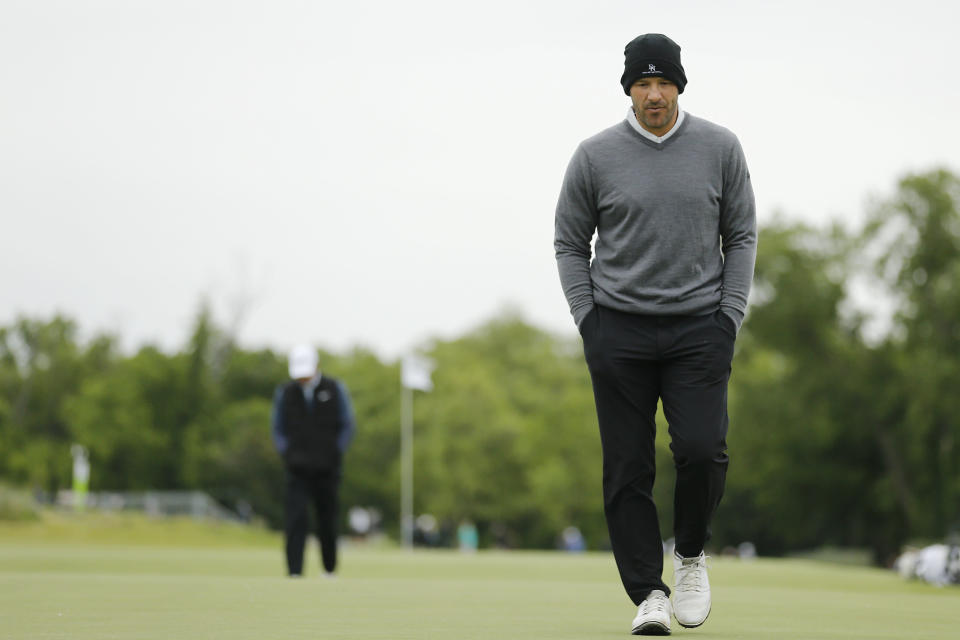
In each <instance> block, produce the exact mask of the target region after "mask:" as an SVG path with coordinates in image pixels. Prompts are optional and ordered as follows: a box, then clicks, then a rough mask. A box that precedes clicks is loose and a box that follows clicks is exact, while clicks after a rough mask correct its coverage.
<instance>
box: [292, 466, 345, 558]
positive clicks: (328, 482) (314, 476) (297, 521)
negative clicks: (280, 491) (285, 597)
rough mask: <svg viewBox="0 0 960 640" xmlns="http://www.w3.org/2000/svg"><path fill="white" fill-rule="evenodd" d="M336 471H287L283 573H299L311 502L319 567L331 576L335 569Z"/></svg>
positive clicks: (338, 482)
mask: <svg viewBox="0 0 960 640" xmlns="http://www.w3.org/2000/svg"><path fill="white" fill-rule="evenodd" d="M339 488H340V472H339V471H312V470H304V469H289V468H288V469H287V500H286V505H285V506H286V509H285V510H286V518H285V520H286V522H285V533H286V551H287V571H288V572H289V573H290V575H302V574H303V552H304V548H305V547H306V543H307V529H308V528H309V514H308V513H307V511H308V505H309V504H310V503H311V502H312V503H313V506H314V508H315V509H316V516H317V537H318V538H319V539H320V555H321V558H322V559H323V568H324V570H326V571H327V572H328V573H332V572H333V571H334V570H335V569H336V568H337V515H338V510H339V509H338V497H337V494H338V491H339Z"/></svg>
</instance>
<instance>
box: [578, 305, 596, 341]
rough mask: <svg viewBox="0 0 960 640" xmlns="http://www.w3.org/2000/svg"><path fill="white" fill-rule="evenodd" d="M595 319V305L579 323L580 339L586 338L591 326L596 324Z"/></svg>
mask: <svg viewBox="0 0 960 640" xmlns="http://www.w3.org/2000/svg"><path fill="white" fill-rule="evenodd" d="M596 318H597V305H596V304H595V305H593V306H592V307H591V308H590V311H588V312H587V315H585V316H584V317H583V322H581V323H580V337H582V338H586V337H587V335H588V334H589V333H590V331H591V329H592V328H593V325H594V324H596Z"/></svg>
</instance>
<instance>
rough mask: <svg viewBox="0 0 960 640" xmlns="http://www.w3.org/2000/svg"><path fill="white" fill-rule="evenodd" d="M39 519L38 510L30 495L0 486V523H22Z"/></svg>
mask: <svg viewBox="0 0 960 640" xmlns="http://www.w3.org/2000/svg"><path fill="white" fill-rule="evenodd" d="M39 519H40V510H39V508H38V507H37V504H36V502H35V501H34V500H33V498H32V497H31V496H30V494H28V493H27V492H26V491H22V490H19V489H13V488H11V487H8V486H6V485H4V484H0V522H4V521H6V522H22V521H35V520H39Z"/></svg>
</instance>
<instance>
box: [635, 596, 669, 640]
mask: <svg viewBox="0 0 960 640" xmlns="http://www.w3.org/2000/svg"><path fill="white" fill-rule="evenodd" d="M631 633H632V634H633V635H635V636H668V635H670V598H668V597H667V594H665V593H664V592H663V591H660V590H659V589H655V590H654V591H651V592H650V595H648V596H647V598H646V600H644V601H643V602H641V603H640V606H639V607H637V617H636V618H634V619H633V631H632V632H631Z"/></svg>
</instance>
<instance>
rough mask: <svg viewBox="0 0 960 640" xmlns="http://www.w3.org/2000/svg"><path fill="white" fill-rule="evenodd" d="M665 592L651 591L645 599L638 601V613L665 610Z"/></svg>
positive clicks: (645, 613)
mask: <svg viewBox="0 0 960 640" xmlns="http://www.w3.org/2000/svg"><path fill="white" fill-rule="evenodd" d="M668 602H670V601H669V600H667V594H665V593H663V592H662V591H660V592H651V593H650V595H649V596H647V597H646V599H645V600H644V601H643V602H641V603H640V613H641V614H643V615H647V614H649V613H654V612H656V613H663V612H665V611H666V610H667V603H668Z"/></svg>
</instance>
